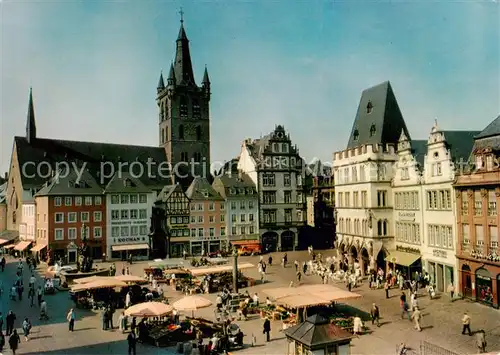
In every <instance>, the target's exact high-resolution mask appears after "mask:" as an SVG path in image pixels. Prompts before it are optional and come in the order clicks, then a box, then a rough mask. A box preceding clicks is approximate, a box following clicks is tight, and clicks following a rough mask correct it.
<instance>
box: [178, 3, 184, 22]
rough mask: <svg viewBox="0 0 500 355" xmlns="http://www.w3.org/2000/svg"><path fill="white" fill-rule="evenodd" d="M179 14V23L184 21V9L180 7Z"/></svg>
mask: <svg viewBox="0 0 500 355" xmlns="http://www.w3.org/2000/svg"><path fill="white" fill-rule="evenodd" d="M179 15H181V23H184V11H183V10H182V7H181V9H180V10H179Z"/></svg>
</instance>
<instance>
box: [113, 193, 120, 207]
mask: <svg viewBox="0 0 500 355" xmlns="http://www.w3.org/2000/svg"><path fill="white" fill-rule="evenodd" d="M119 203H120V195H111V204H113V205H117V204H119Z"/></svg>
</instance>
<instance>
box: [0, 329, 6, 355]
mask: <svg viewBox="0 0 500 355" xmlns="http://www.w3.org/2000/svg"><path fill="white" fill-rule="evenodd" d="M4 346H5V336H4V335H3V332H0V352H2V351H3V347H4Z"/></svg>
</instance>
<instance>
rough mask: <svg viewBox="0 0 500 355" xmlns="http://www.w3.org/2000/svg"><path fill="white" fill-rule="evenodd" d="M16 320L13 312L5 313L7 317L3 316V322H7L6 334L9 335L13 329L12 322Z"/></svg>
mask: <svg viewBox="0 0 500 355" xmlns="http://www.w3.org/2000/svg"><path fill="white" fill-rule="evenodd" d="M15 320H16V315H15V314H14V312H12V311H9V314H7V317H5V323H6V324H7V328H6V334H7V336H10V335H11V334H12V332H13V331H14V322H15Z"/></svg>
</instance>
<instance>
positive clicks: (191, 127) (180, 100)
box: [156, 10, 211, 181]
mask: <svg viewBox="0 0 500 355" xmlns="http://www.w3.org/2000/svg"><path fill="white" fill-rule="evenodd" d="M180 14H181V26H180V30H179V35H178V36H177V41H176V52H175V62H173V63H172V64H171V65H170V70H169V73H168V77H167V81H166V82H165V80H164V78H163V73H161V74H160V79H159V81H158V86H157V97H156V102H157V104H158V109H159V144H160V146H161V147H164V148H165V150H166V152H167V157H168V160H169V161H170V163H171V164H172V168H173V169H174V176H175V179H176V181H179V180H185V178H193V177H195V176H200V177H207V178H209V179H210V107H209V103H210V94H211V92H210V79H209V77H208V71H207V68H206V67H205V73H204V75H203V79H202V82H201V86H198V85H197V84H196V81H195V77H194V73H193V65H192V62H191V54H190V52H189V40H188V38H187V35H186V31H185V29H184V18H183V12H182V10H181V12H180Z"/></svg>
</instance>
